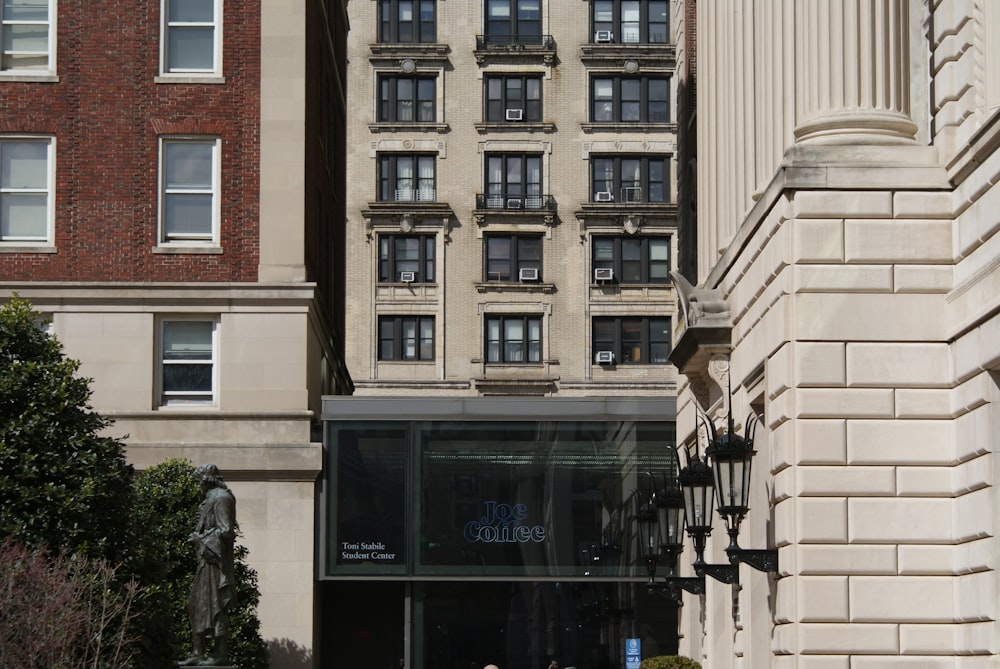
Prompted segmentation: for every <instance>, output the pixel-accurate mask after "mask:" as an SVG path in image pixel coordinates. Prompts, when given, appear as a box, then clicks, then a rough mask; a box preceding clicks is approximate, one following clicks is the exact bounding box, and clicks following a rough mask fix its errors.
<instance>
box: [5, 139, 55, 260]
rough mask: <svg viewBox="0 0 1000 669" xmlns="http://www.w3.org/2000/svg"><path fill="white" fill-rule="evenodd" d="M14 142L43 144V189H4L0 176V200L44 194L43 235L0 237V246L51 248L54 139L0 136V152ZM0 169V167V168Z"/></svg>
mask: <svg viewBox="0 0 1000 669" xmlns="http://www.w3.org/2000/svg"><path fill="white" fill-rule="evenodd" d="M14 142H37V143H45V144H46V145H47V147H46V148H47V151H46V156H45V163H46V164H45V178H46V184H45V188H42V189H39V188H4V187H3V185H2V184H3V180H2V176H0V199H2V198H3V197H4V195H7V194H17V193H45V195H46V208H45V234H44V235H43V236H38V237H10V238H6V237H2V236H0V246H4V247H15V248H22V247H36V246H51V245H52V244H54V241H53V239H54V236H55V183H56V176H55V172H56V138H55V137H53V136H50V135H0V152H2V151H3V147H2V145H3V144H12V143H14ZM0 169H2V167H0Z"/></svg>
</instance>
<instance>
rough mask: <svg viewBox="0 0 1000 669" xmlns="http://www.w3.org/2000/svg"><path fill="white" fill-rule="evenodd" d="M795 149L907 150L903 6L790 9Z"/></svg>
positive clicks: (842, 0)
mask: <svg viewBox="0 0 1000 669" xmlns="http://www.w3.org/2000/svg"><path fill="white" fill-rule="evenodd" d="M795 12H796V18H795V43H796V47H795V51H796V80H797V81H796V90H797V91H798V97H797V101H796V106H797V110H796V112H797V113H796V116H797V118H798V123H797V125H796V127H795V139H796V141H797V142H809V143H823V144H845V143H852V144H853V143H864V144H897V143H904V142H910V141H913V140H914V137H915V135H916V130H917V127H916V124H915V123H914V122H913V121H912V119H911V118H910V86H909V76H910V74H909V62H910V60H909V49H910V45H909V0H804V1H803V2H797V3H795Z"/></svg>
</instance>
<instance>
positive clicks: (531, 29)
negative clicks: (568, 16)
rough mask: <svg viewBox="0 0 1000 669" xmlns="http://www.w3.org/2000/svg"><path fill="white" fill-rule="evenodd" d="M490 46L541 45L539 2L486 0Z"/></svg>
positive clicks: (531, 0)
mask: <svg viewBox="0 0 1000 669" xmlns="http://www.w3.org/2000/svg"><path fill="white" fill-rule="evenodd" d="M486 39H487V42H489V43H490V44H513V43H521V44H530V45H540V44H541V43H542V9H541V0H486Z"/></svg>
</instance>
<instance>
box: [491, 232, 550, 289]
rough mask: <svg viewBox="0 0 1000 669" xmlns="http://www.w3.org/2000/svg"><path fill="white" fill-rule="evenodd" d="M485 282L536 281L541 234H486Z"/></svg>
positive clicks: (538, 268) (537, 277)
mask: <svg viewBox="0 0 1000 669" xmlns="http://www.w3.org/2000/svg"><path fill="white" fill-rule="evenodd" d="M483 242H484V258H483V280H484V281H539V280H540V279H541V277H542V235H537V234H509V233H496V234H488V235H486V236H485V237H484V238H483Z"/></svg>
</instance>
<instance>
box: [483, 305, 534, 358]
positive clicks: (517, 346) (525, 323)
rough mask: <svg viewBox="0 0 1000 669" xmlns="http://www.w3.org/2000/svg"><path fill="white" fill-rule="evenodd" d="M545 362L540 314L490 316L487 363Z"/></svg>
mask: <svg viewBox="0 0 1000 669" xmlns="http://www.w3.org/2000/svg"><path fill="white" fill-rule="evenodd" d="M541 361H542V319H541V317H540V316H489V317H487V318H486V362H488V363H530V362H541Z"/></svg>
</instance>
